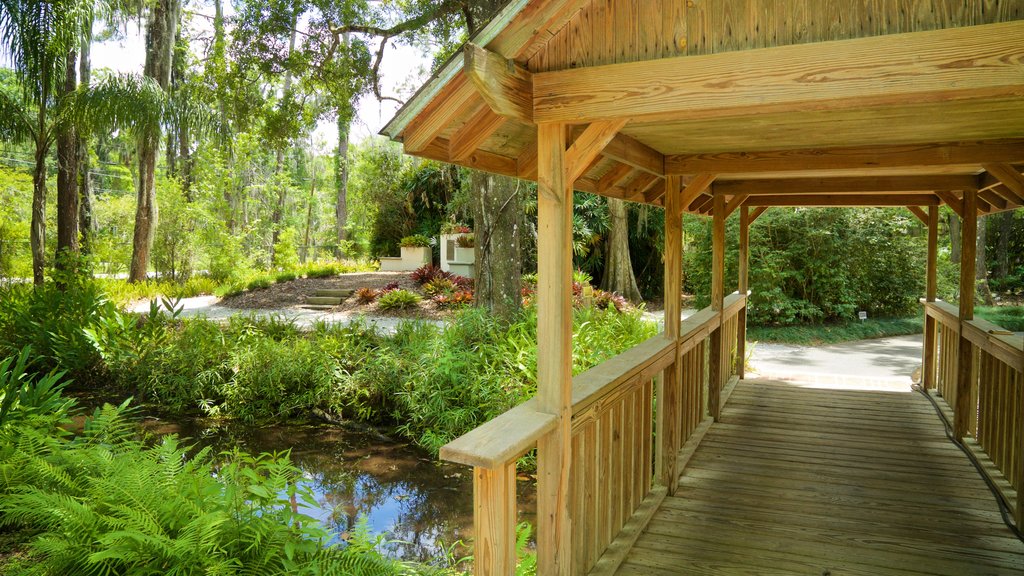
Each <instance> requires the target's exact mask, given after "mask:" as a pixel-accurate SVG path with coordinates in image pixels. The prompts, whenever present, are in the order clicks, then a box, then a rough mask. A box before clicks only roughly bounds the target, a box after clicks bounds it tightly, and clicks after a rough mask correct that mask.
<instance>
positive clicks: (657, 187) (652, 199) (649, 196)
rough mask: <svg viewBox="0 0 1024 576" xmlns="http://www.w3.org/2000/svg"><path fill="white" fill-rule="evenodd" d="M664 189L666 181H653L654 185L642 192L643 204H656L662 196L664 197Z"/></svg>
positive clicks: (661, 179)
mask: <svg viewBox="0 0 1024 576" xmlns="http://www.w3.org/2000/svg"><path fill="white" fill-rule="evenodd" d="M666 188H667V185H666V180H665V179H664V178H658V179H657V180H655V181H654V184H651V186H650V187H649V188H647V190H644V202H646V203H648V204H656V203H657V202H658V201H659V200H661V199H662V197H663V196H665V190H666Z"/></svg>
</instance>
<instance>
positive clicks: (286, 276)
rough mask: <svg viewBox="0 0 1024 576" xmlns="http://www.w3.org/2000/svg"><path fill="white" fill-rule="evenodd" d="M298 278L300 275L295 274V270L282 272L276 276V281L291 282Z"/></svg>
mask: <svg viewBox="0 0 1024 576" xmlns="http://www.w3.org/2000/svg"><path fill="white" fill-rule="evenodd" d="M296 278H298V276H296V275H295V272H281V273H279V274H276V275H275V276H274V282H276V283H278V284H280V283H282V282H291V281H292V280H295V279H296Z"/></svg>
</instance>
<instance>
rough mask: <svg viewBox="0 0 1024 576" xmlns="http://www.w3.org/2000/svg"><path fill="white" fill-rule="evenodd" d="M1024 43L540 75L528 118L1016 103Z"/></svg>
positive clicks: (907, 37)
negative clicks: (982, 101) (974, 101)
mask: <svg viewBox="0 0 1024 576" xmlns="http://www.w3.org/2000/svg"><path fill="white" fill-rule="evenodd" d="M1022 37H1024V22H1004V23H997V24H986V25H981V26H967V27H962V28H946V29H940V30H932V31H927V32H912V33H906V34H891V35H882V36H873V37H867V38H856V39H851V40H839V41H833V42H817V43H810V44H795V45H789V46H778V47H774V48H764V49H760V50H742V51H734V52H723V53H718V54H709V55H699V56H682V57H676V58H661V59H653V60H645V61H639V62H629V63H622V64H612V65H607V66H596V67H589V68H588V67H584V68H573V69H566V70H558V71H553V72H544V73H538V74H534V75H533V88H534V92H533V96H534V105H533V115H534V118H535V119H536V121H537V122H559V121H563V122H581V121H582V122H587V121H593V120H599V119H608V118H620V117H623V116H628V117H631V118H633V119H634V120H638V121H639V120H652V121H653V120H661V119H672V120H680V119H687V118H708V117H726V116H736V115H738V114H740V113H742V114H763V113H770V112H785V113H789V112H794V113H798V112H801V111H810V110H815V111H820V110H844V109H853V108H864V107H878V106H893V105H904V104H911V103H921V102H948V101H953V100H961V99H970V98H984V99H998V98H1016V97H1019V96H1020V94H1021V91H1022V90H1024V75H1022V74H1021V65H1020V61H1021V59H1022V58H1024V44H1022V43H1021V42H1020V40H1019V39H1020V38H1022ZM609 79H614V81H609Z"/></svg>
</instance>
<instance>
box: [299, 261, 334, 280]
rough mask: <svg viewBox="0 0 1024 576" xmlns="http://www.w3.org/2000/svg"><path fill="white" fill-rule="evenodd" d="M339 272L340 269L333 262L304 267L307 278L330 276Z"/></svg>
mask: <svg viewBox="0 0 1024 576" xmlns="http://www.w3.org/2000/svg"><path fill="white" fill-rule="evenodd" d="M340 273H341V269H340V268H339V267H338V266H335V265H334V264H323V265H319V266H314V267H310V268H307V269H306V277H308V278H330V277H331V276H337V275H338V274H340Z"/></svg>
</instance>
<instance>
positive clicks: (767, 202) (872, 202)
mask: <svg viewBox="0 0 1024 576" xmlns="http://www.w3.org/2000/svg"><path fill="white" fill-rule="evenodd" d="M938 203H939V199H938V198H936V197H935V195H934V194H928V195H925V194H861V195H856V196H852V195H844V194H803V195H794V196H750V197H748V198H747V199H746V201H745V202H744V204H745V205H747V206H932V205H935V204H938Z"/></svg>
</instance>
